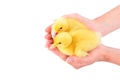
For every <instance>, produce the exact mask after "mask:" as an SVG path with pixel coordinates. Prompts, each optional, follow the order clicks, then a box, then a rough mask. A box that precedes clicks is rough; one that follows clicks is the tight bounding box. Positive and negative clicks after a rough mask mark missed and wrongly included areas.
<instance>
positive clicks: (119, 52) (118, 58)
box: [104, 46, 120, 65]
mask: <svg viewBox="0 0 120 80" xmlns="http://www.w3.org/2000/svg"><path fill="white" fill-rule="evenodd" d="M104 51H105V52H104V55H105V61H107V62H111V63H114V64H117V65H120V49H115V48H111V47H106V46H105V47H104Z"/></svg>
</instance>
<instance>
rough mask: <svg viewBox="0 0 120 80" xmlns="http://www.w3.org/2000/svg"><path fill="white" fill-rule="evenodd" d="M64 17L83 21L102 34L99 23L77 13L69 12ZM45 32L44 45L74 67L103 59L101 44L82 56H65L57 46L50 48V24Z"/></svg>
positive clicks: (51, 40)
mask: <svg viewBox="0 0 120 80" xmlns="http://www.w3.org/2000/svg"><path fill="white" fill-rule="evenodd" d="M64 17H66V18H67V17H68V18H74V19H76V20H78V21H80V22H83V23H84V24H85V25H86V26H88V28H90V29H91V30H93V31H96V32H99V33H101V35H102V34H104V32H103V31H100V30H101V29H100V28H101V26H100V25H98V24H96V23H94V21H92V20H89V19H87V18H85V17H82V16H80V15H79V14H69V15H64ZM46 33H47V34H46V35H45V38H46V40H47V42H46V47H47V48H48V49H49V50H50V51H52V52H53V53H55V54H56V55H58V56H59V57H60V58H61V59H63V60H65V61H66V62H67V63H69V64H70V65H72V66H73V67H74V68H76V69H78V68H81V67H83V66H87V65H90V64H92V63H94V62H96V61H101V60H104V54H103V53H104V52H103V51H104V50H103V49H104V46H103V45H99V46H98V47H97V48H96V49H94V50H92V51H90V52H89V55H88V56H86V57H83V58H80V57H76V56H67V55H65V54H63V53H61V52H60V51H59V50H58V49H57V48H54V49H50V46H51V44H52V43H53V39H52V37H51V25H50V26H48V27H47V28H46Z"/></svg>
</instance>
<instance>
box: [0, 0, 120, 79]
mask: <svg viewBox="0 0 120 80" xmlns="http://www.w3.org/2000/svg"><path fill="white" fill-rule="evenodd" d="M119 4H120V0H0V80H120V66H117V65H115V64H112V63H107V62H96V63H94V64H92V65H90V66H86V67H83V68H81V69H79V70H76V69H74V68H73V67H71V66H70V65H69V64H67V63H66V62H64V61H62V60H61V59H60V58H59V57H57V56H56V55H54V54H53V53H52V52H50V51H49V50H48V49H47V48H45V42H46V40H45V39H44V35H45V34H46V33H45V28H46V27H47V26H48V25H49V24H51V23H52V22H53V20H54V19H55V18H57V17H59V16H61V15H64V14H69V13H79V14H81V15H83V16H85V17H87V18H90V19H94V18H96V17H98V16H100V15H102V14H104V13H106V12H107V11H109V10H111V9H112V8H114V7H115V6H117V5H119ZM119 35H120V30H117V31H115V32H113V33H111V34H109V35H108V36H106V37H104V38H103V44H105V45H108V46H111V47H116V48H120V38H119Z"/></svg>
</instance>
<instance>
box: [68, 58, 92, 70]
mask: <svg viewBox="0 0 120 80" xmlns="http://www.w3.org/2000/svg"><path fill="white" fill-rule="evenodd" d="M66 62H68V63H69V64H70V65H72V66H73V67H74V68H76V69H79V68H82V67H84V66H86V65H89V64H91V62H90V61H89V60H86V59H85V57H83V58H80V57H76V56H72V57H68V58H67V59H66Z"/></svg>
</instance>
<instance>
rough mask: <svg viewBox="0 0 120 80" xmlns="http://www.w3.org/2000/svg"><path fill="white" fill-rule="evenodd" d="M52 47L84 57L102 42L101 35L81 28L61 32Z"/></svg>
mask: <svg viewBox="0 0 120 80" xmlns="http://www.w3.org/2000/svg"><path fill="white" fill-rule="evenodd" d="M53 40H54V43H53V45H52V46H51V47H57V48H58V49H59V50H60V51H61V52H62V53H64V54H66V55H70V56H72V55H75V56H78V57H83V56H86V55H88V53H87V52H88V51H90V50H92V49H94V48H96V47H97V46H98V45H99V43H100V36H99V35H98V34H97V33H96V32H93V31H91V30H88V29H79V30H76V31H74V32H72V33H68V32H61V33H59V34H57V35H56V36H55V38H54V39H53Z"/></svg>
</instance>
